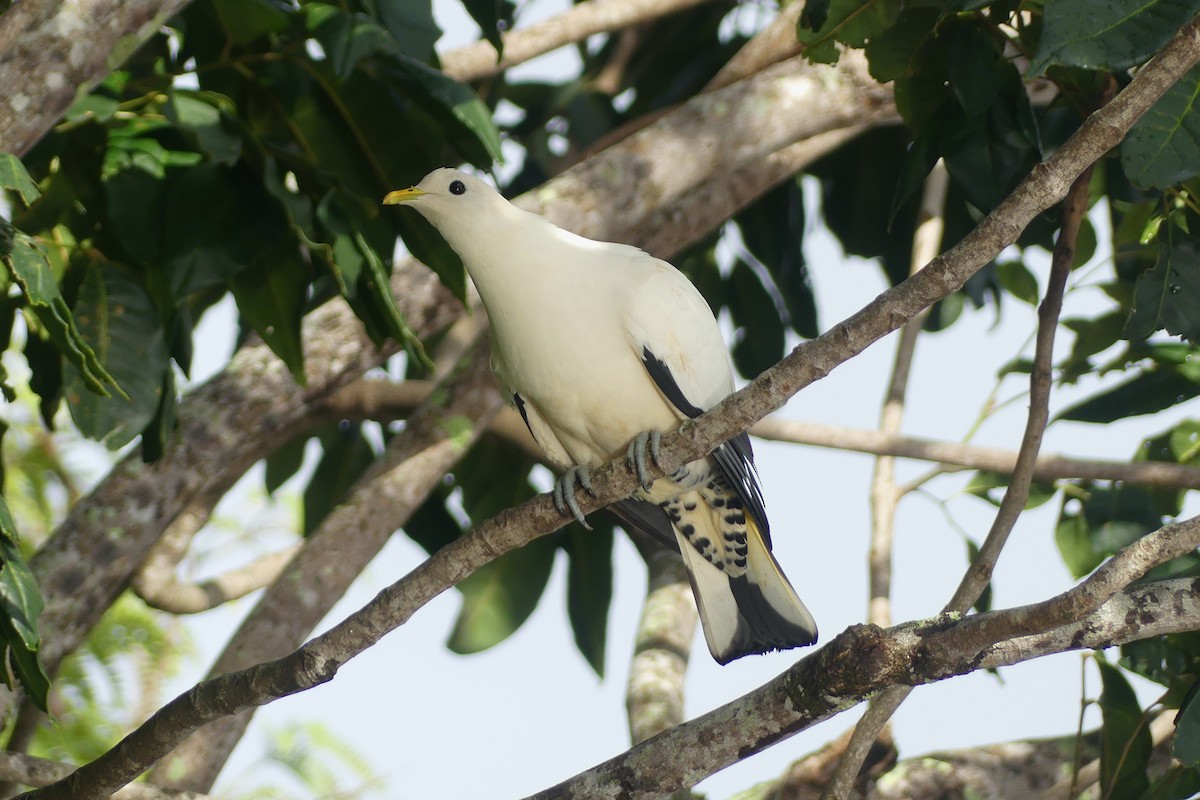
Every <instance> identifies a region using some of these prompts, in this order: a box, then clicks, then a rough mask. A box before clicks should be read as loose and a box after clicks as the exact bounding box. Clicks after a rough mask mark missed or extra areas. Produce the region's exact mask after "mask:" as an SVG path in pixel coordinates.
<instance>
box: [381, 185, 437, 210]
mask: <svg viewBox="0 0 1200 800" xmlns="http://www.w3.org/2000/svg"><path fill="white" fill-rule="evenodd" d="M423 194H426V193H425V192H423V191H421V190H420V189H418V188H417V187H415V186H410V187H409V188H407V189H397V190H396V191H394V192H388V193H387V194H386V195H385V196H384V198H383V204H384V205H385V206H394V205H398V204H400V203H406V202H408V201H409V200H416V199H417V198H418V197H420V196H421V195H423Z"/></svg>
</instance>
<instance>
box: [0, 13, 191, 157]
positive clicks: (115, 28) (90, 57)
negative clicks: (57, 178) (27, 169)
mask: <svg viewBox="0 0 1200 800" xmlns="http://www.w3.org/2000/svg"><path fill="white" fill-rule="evenodd" d="M188 2H189V0H75V1H74V2H70V3H64V2H61V1H60V0H23V2H19V3H15V4H14V5H13V6H12V8H10V9H9V10H8V12H7V13H5V14H4V15H3V16H0V86H3V87H4V100H3V103H4V108H3V113H0V152H10V153H16V154H17V155H24V154H25V153H27V152H28V151H29V148H31V147H33V145H34V144H36V143H37V141H38V139H41V138H42V136H43V135H44V134H45V133H46V131H48V130H49V129H50V127H51V126H52V125H54V124H55V123H57V122H58V120H59V119H61V118H62V115H63V113H64V112H65V111H66V110H67V108H68V107H70V105H71V103H72V102H74V100H75V98H76V97H78V96H79V95H80V94H82V93H85V92H87V91H88V90H90V89H91V87H93V86H95V85H96V84H97V83H99V82H100V80H101V79H102V78H103V77H104V76H105V75H107V74H108V73H109V72H110V71H111V70H112V69H114V68H115V67H116V66H117V65H119V64H120V63H121V62H122V61H124V60H125V58H126V57H128V56H129V55H130V54H132V53H133V52H134V51H135V50H136V49H137V48H138V47H139V46H140V45H141V44H142V42H144V41H145V40H146V39H149V38H150V36H151V35H153V34H154V33H155V32H156V31H157V30H158V29H159V27H160V26H161V25H162V24H163V22H165V21H166V20H167V19H169V18H170V17H172V16H174V15H175V14H177V13H179V11H181V10H182V9H183V8H184V7H185V6H186V5H187V4H188Z"/></svg>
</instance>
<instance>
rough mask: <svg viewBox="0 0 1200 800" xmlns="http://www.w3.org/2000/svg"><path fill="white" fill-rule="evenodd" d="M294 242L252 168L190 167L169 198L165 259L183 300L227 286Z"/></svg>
mask: <svg viewBox="0 0 1200 800" xmlns="http://www.w3.org/2000/svg"><path fill="white" fill-rule="evenodd" d="M291 237H292V233H291V229H290V226H289V224H288V220H287V216H286V215H285V214H284V212H283V209H282V208H281V207H280V205H279V202H278V201H277V200H276V199H275V198H274V197H272V196H271V195H270V194H269V193H267V192H266V190H265V189H264V188H263V187H262V184H261V182H259V181H258V180H257V179H256V178H255V177H254V176H253V175H252V174H251V173H250V171H249V170H248V169H240V168H239V169H227V168H225V167H222V166H219V165H216V164H211V163H209V164H199V165H197V166H195V167H192V168H191V169H189V170H186V171H185V172H184V174H183V175H181V176H180V177H179V178H178V179H177V180H176V181H175V182H174V183H173V184H172V185H171V187H170V189H169V190H168V192H167V196H166V219H165V228H164V231H163V259H164V262H165V267H166V269H167V271H168V276H169V280H170V286H171V292H172V294H174V296H175V297H177V298H183V297H186V296H188V295H190V294H192V293H193V292H197V291H200V290H202V289H207V288H212V287H217V286H224V285H225V284H226V282H227V281H228V280H229V279H230V278H231V277H232V276H233V275H234V274H236V273H237V272H238V271H240V270H242V269H245V268H246V267H248V266H249V265H250V264H251V263H253V262H254V261H255V259H257V258H258V257H260V256H261V255H263V254H264V253H266V252H268V251H270V250H273V249H274V248H276V247H278V246H280V245H281V244H282V243H283V242H284V241H287V240H289V239H291Z"/></svg>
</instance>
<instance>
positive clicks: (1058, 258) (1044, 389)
mask: <svg viewBox="0 0 1200 800" xmlns="http://www.w3.org/2000/svg"><path fill="white" fill-rule="evenodd" d="M1091 176H1092V165H1089V166H1088V167H1087V168H1085V169H1084V170H1083V172H1082V173H1081V174H1080V175H1079V177H1077V178H1076V179H1075V181H1074V183H1072V184H1071V189H1070V191H1068V192H1067V197H1066V200H1065V201H1064V202H1063V214H1062V225H1061V228H1060V230H1059V234H1058V240H1057V242H1056V243H1055V247H1054V256H1053V258H1052V260H1051V265H1050V279H1049V281H1048V283H1047V286H1046V296H1045V297H1044V298H1043V300H1042V303H1041V305H1040V306H1039V307H1038V328H1037V337H1036V343H1035V345H1034V356H1033V368H1032V370H1031V371H1030V375H1029V413H1028V416H1027V418H1026V421H1025V432H1024V434H1023V435H1022V437H1021V447H1020V449H1019V450H1018V452H1017V461H1016V464H1015V465H1014V467H1013V473H1012V478H1011V480H1010V481H1009V483H1008V488H1007V489H1006V490H1005V492H1004V498H1003V499H1002V500H1001V501H1000V508H999V509H998V510H997V511H996V517H995V519H994V520H993V521H992V526H991V529H990V530H989V531H988V534H987V537H986V538H985V539H984V542H983V545H982V546H981V547H980V548H979V552H978V554H976V556H975V558H974V559H972V561H971V565H970V566H969V567H968V568H967V572H966V574H965V575H964V576H963V579H962V582H961V583H960V584H959V586H958V588H957V589H956V590H955V592H954V595H953V597H951V598H950V601H949V602H948V603H947V604H946V607H945V608H944V609H943V613H953V614H965V613H966V612H967V611H969V610H970V608H971V606H972V605H974V604H975V602H976V601H977V600H978V599H979V597H980V595H981V594H983V591H984V589H986V588H987V585H988V583H989V582H990V581H991V579H992V572H993V571H994V570H995V567H996V562H997V561H998V560H999V558H1000V551H1001V550H1003V549H1004V545H1005V543H1007V541H1008V536H1009V534H1010V533H1011V532H1012V529H1013V527H1014V526H1015V525H1016V524H1017V519H1018V517H1020V515H1021V513H1022V512H1023V511H1024V510H1025V504H1026V502H1027V501H1028V500H1029V487H1030V486H1031V485H1032V484H1033V472H1034V468H1035V467H1036V465H1037V458H1038V452H1039V451H1040V450H1041V447H1042V438H1043V436H1044V435H1045V432H1046V426H1047V425H1048V424H1049V423H1050V390H1051V387H1052V386H1053V375H1052V374H1051V373H1052V369H1053V362H1054V337H1055V333H1057V331H1058V318H1059V314H1060V312H1061V311H1062V300H1063V294H1064V292H1065V291H1066V287H1067V276H1068V275H1069V274H1070V272H1071V264H1072V262H1073V261H1074V255H1075V238H1076V236H1077V235H1078V234H1079V225H1080V222H1081V221H1082V220H1083V217H1084V215H1085V214H1086V213H1087V208H1088V184H1089V182H1090V180H1091ZM911 691H912V689H911V688H910V687H906V686H895V687H891V688H889V689H887V690H886V691H885V692H883V694H882V695H880V696H879V697H877V698H875V699H873V700H872V701H871V705H870V707H869V708H868V709H867V713H866V714H865V715H864V716H863V718H862V719H861V720H859V722H858V724H857V725H856V726H855V728H854V736H853V737H852V738H851V741H850V747H849V748H847V751H846V757H845V758H844V759H843V760H842V763H841V764H839V765H838V769H837V772H836V773H834V776H833V780H832V781H830V782H829V786H827V787H826V789H825V791H824V792H823V793H822V795H821V797H822V800H826V799H828V800H842V799H843V798H845V797H847V796H848V794H849V791H850V787H851V785H852V784H853V782H854V778H855V776H857V775H858V773H859V769H860V767H861V765H862V763H863V761H864V760H865V759H866V757H867V753H868V752H869V750H870V748H871V744H872V743H873V742H874V741H875V738H876V737H877V736H878V735H879V733H880V731H882V730H883V727H884V725H886V724H887V721H888V720H889V719H891V718H892V715H893V714H895V713H896V709H897V708H899V707H900V705H901V703H903V702H904V700H905V699H906V698H907V697H908V694H909V692H911Z"/></svg>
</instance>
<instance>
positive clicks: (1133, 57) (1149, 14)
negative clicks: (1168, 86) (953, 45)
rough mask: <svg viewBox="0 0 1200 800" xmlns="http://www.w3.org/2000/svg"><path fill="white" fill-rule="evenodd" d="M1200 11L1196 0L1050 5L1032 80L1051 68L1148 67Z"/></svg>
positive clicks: (1061, 1)
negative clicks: (1161, 48)
mask: <svg viewBox="0 0 1200 800" xmlns="http://www.w3.org/2000/svg"><path fill="white" fill-rule="evenodd" d="M1197 12H1200V3H1198V2H1196V0H1150V2H1146V0H1048V2H1047V3H1046V5H1045V12H1044V22H1043V25H1042V35H1041V38H1040V40H1039V41H1038V47H1037V52H1036V53H1035V54H1034V57H1033V63H1032V64H1030V66H1029V74H1030V75H1031V76H1037V75H1041V74H1042V73H1043V72H1045V71H1046V67H1047V66H1049V65H1050V64H1064V65H1068V66H1074V67H1086V68H1088V69H1102V70H1120V69H1126V68H1128V67H1132V66H1136V65H1138V64H1141V63H1143V62H1145V61H1146V60H1147V59H1148V58H1150V56H1152V55H1154V53H1155V52H1156V51H1157V50H1158V49H1159V48H1160V47H1162V46H1163V45H1164V44H1166V42H1167V40H1168V39H1169V38H1171V35H1172V34H1174V33H1175V31H1177V30H1179V27H1180V26H1181V25H1183V24H1184V23H1185V22H1187V21H1188V20H1190V19H1191V18H1192V17H1193V16H1195V15H1196V13H1197Z"/></svg>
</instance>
